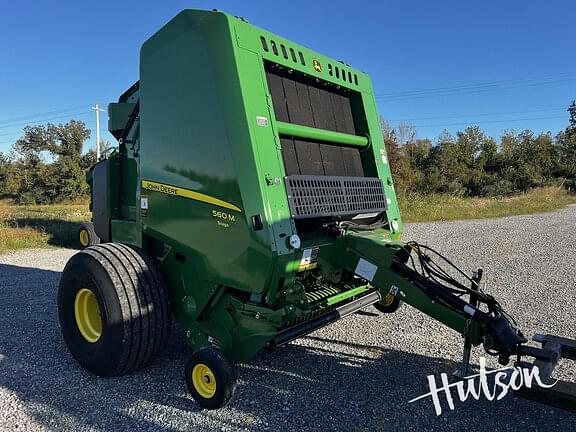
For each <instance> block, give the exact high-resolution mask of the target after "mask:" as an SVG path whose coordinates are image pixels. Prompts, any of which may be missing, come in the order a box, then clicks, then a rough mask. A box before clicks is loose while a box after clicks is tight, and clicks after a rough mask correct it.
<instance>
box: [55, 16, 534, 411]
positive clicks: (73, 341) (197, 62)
mask: <svg viewBox="0 0 576 432" xmlns="http://www.w3.org/2000/svg"><path fill="white" fill-rule="evenodd" d="M108 109H109V116H110V119H109V129H110V131H111V133H112V134H113V135H114V136H115V137H116V138H117V139H118V143H119V146H118V151H117V152H115V153H114V154H112V155H111V156H110V157H109V158H108V159H106V160H103V161H101V162H99V163H98V164H97V165H95V166H94V167H93V169H92V170H91V175H90V183H91V185H92V212H93V230H92V228H91V227H90V229H86V230H85V231H83V233H82V235H83V236H84V239H85V240H86V239H87V238H90V242H86V241H85V242H84V243H90V244H92V245H91V246H89V247H87V248H86V249H84V250H83V251H81V252H80V253H78V254H77V255H75V256H74V257H72V258H71V259H70V261H69V262H68V264H67V266H66V269H65V270H64V273H63V276H62V281H61V285H60V292H59V307H60V321H61V327H62V331H63V334H64V338H65V340H66V342H67V344H68V347H69V348H70V351H71V352H72V354H73V355H74V357H75V358H76V359H77V360H78V361H79V362H80V363H81V364H82V366H84V367H85V368H87V369H88V370H90V371H92V372H94V373H96V374H98V375H103V376H108V375H121V374H125V373H128V372H130V371H132V370H134V369H137V368H139V367H142V366H144V365H146V364H147V363H149V362H150V361H151V360H152V359H153V358H154V357H155V356H156V355H157V354H158V353H159V352H161V350H162V348H163V346H164V343H165V342H166V339H167V337H168V333H169V329H170V326H171V317H172V315H173V316H175V317H176V319H177V321H178V322H179V323H180V324H181V325H182V326H183V328H184V329H185V334H186V338H187V341H188V344H189V346H190V347H191V348H192V350H193V354H192V356H191V359H190V361H189V363H188V366H187V368H186V381H187V383H188V387H189V389H190V391H191V393H192V395H193V396H194V398H195V399H196V400H197V401H198V403H200V405H202V406H203V407H206V408H217V407H219V406H221V405H223V404H225V403H226V402H227V401H228V400H229V399H230V398H231V396H232V394H233V390H234V373H233V369H232V366H231V363H234V362H239V361H247V360H249V359H251V358H252V357H253V356H254V355H256V354H257V353H258V352H259V351H261V350H262V349H265V348H269V349H273V348H275V347H278V346H280V345H282V344H285V343H287V342H289V341H291V340H293V339H295V338H298V337H299V336H302V335H305V334H307V333H309V332H311V331H314V330H315V329H318V328H320V327H322V326H325V325H327V324H329V323H332V322H334V321H337V320H338V319H340V318H342V317H344V316H346V315H349V314H351V313H353V312H355V311H358V310H359V309H361V308H364V307H366V306H369V305H372V304H374V305H375V306H376V307H377V308H378V309H380V310H381V311H383V312H393V311H395V310H396V309H397V307H398V306H399V304H400V301H401V300H402V301H405V302H407V303H409V304H411V305H413V306H415V307H417V308H419V309H421V310H422V311H424V312H425V313H427V314H429V315H431V316H432V317H434V318H436V319H438V320H439V321H441V322H442V323H444V324H446V325H448V326H450V327H452V328H454V329H455V330H456V331H458V332H460V333H462V334H463V335H464V336H466V338H467V341H468V343H469V344H472V345H477V344H479V343H481V342H485V343H487V342H488V341H489V343H490V349H491V350H492V351H493V352H496V353H498V354H499V355H500V356H501V360H502V361H503V362H507V361H508V358H509V357H510V356H511V355H513V354H517V353H519V352H520V351H519V350H520V347H522V344H523V343H524V342H525V341H526V340H525V339H524V338H523V336H522V334H521V333H520V332H519V330H517V329H516V328H515V327H514V325H512V324H511V322H510V320H509V319H508V318H507V317H506V315H505V314H503V313H501V309H500V307H499V305H498V303H497V302H496V301H494V300H493V299H492V298H491V297H490V296H488V295H487V294H484V293H483V292H482V291H481V290H479V289H478V283H479V278H476V279H470V285H464V284H462V283H459V282H457V281H456V280H455V279H452V278H448V277H444V278H443V279H442V278H438V277H433V274H432V276H431V273H430V271H432V270H431V269H432V267H430V268H429V269H428V273H427V270H426V269H427V267H426V265H425V264H427V263H429V262H430V261H429V259H428V258H429V256H428V255H426V253H425V252H423V250H424V249H423V248H422V247H420V246H419V245H416V244H414V243H407V244H405V243H401V242H400V241H399V240H400V236H401V234H402V222H401V219H400V214H399V210H398V204H397V201H396V195H395V192H394V187H393V184H392V178H391V174H390V166H389V164H388V160H387V156H386V151H385V148H384V145H383V141H382V135H381V131H380V127H379V117H378V114H377V109H376V104H375V100H374V94H373V89H372V85H371V82H370V79H369V77H368V76H367V75H366V74H364V73H362V72H361V71H359V70H357V69H355V68H353V67H351V66H350V65H348V64H346V63H343V62H341V61H336V60H333V59H331V58H328V57H326V56H324V55H322V54H319V53H317V52H314V51H312V50H310V49H307V48H305V47H303V46H301V45H298V44H296V43H293V42H291V41H288V40H286V39H283V38H281V37H279V36H277V35H274V34H272V33H269V32H267V31H265V30H262V29H260V28H258V27H255V26H253V25H251V24H249V23H247V22H246V21H245V20H243V19H242V18H238V17H233V16H230V15H227V14H225V13H222V12H218V11H197V10H186V11H183V12H181V13H180V14H179V15H177V16H176V17H175V18H174V19H172V20H171V21H170V22H169V23H168V24H166V25H165V26H164V27H163V28H162V29H160V30H159V31H158V32H157V33H156V34H155V35H153V36H152V37H151V38H150V39H149V40H148V41H147V42H146V43H145V44H144V45H143V47H142V50H141V54H140V80H139V81H138V82H136V83H135V84H134V85H133V86H132V87H130V89H128V90H127V91H126V92H125V93H124V94H122V96H120V98H119V101H118V102H117V103H112V104H110V105H109V108H108ZM96 243H100V244H96ZM414 255H415V256H416V259H417V260H419V261H420V262H422V263H424V264H422V265H420V266H414V267H411V266H410V262H411V260H414V258H413V256H414ZM458 293H459V296H458V295H457V294H458ZM462 294H467V295H471V300H470V302H467V301H465V300H464V299H463V298H462ZM479 305H480V306H479ZM482 305H483V306H482ZM482 307H483V308H484V310H482V309H481V308H482Z"/></svg>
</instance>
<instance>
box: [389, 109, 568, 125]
mask: <svg viewBox="0 0 576 432" xmlns="http://www.w3.org/2000/svg"><path fill="white" fill-rule="evenodd" d="M565 110H566V108H549V109H537V110H525V111H508V112H499V113H484V114H464V115H457V116H438V117H415V118H409V119H395V120H391V119H386V118H385V120H386V121H389V122H403V121H414V120H442V119H453V118H467V117H484V116H491V115H508V114H526V113H535V112H550V111H565Z"/></svg>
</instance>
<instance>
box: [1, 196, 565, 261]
mask: <svg viewBox="0 0 576 432" xmlns="http://www.w3.org/2000/svg"><path fill="white" fill-rule="evenodd" d="M574 203H576V195H574V194H569V193H568V192H566V191H565V190H564V189H561V188H555V187H550V188H542V189H535V190H533V191H531V192H529V193H526V194H522V195H516V196H512V197H501V198H462V197H455V196H449V195H430V196H422V195H405V196H401V197H400V208H401V210H402V218H403V220H404V221H405V222H430V221H443V220H460V219H478V218H491V217H500V216H512V215H519V214H532V213H542V212H547V211H551V210H556V209H559V208H562V207H564V206H566V205H567V204H574ZM88 220H90V212H89V211H88V204H86V203H80V204H78V203H73V204H58V205H28V206H20V205H15V204H13V203H12V202H11V201H7V200H4V201H1V200H0V253H5V252H9V251H13V250H17V249H26V248H41V247H76V246H77V244H78V240H77V233H78V227H79V224H80V222H82V221H88Z"/></svg>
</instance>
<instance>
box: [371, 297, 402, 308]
mask: <svg viewBox="0 0 576 432" xmlns="http://www.w3.org/2000/svg"><path fill="white" fill-rule="evenodd" d="M401 305H402V302H401V301H400V299H399V298H398V297H395V296H393V295H391V294H388V295H387V296H385V297H384V298H383V299H382V300H380V301H379V302H376V303H374V307H375V308H376V309H378V310H379V311H380V312H382V313H394V312H396V311H397V310H398V308H399V307H400V306H401Z"/></svg>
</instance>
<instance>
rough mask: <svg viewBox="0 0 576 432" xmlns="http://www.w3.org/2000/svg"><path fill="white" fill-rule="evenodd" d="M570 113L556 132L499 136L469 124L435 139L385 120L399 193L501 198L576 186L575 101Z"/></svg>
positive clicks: (523, 132) (409, 127) (395, 182)
mask: <svg viewBox="0 0 576 432" xmlns="http://www.w3.org/2000/svg"><path fill="white" fill-rule="evenodd" d="M568 113H569V121H568V126H567V127H566V128H565V129H564V130H563V131H561V132H560V133H558V134H557V135H555V136H553V135H552V133H550V132H546V133H539V134H535V133H534V132H532V131H531V130H524V131H522V132H515V131H513V130H508V131H506V132H504V133H503V135H502V136H501V137H500V139H499V140H496V139H495V138H493V137H490V136H487V135H486V134H485V133H484V132H483V131H482V129H481V128H480V127H479V126H471V127H468V128H466V129H465V130H464V131H462V132H458V133H457V134H456V135H455V136H454V135H451V134H450V133H448V132H447V131H445V132H443V133H442V134H441V135H440V136H439V137H438V138H437V139H436V140H435V141H434V142H433V141H432V140H430V139H427V138H425V139H417V138H416V131H415V129H414V127H412V126H411V125H409V124H406V123H404V124H401V125H400V126H399V127H396V128H392V127H390V125H389V124H388V123H387V122H386V121H385V120H382V130H383V134H384V143H385V145H386V149H387V152H388V158H389V161H390V166H391V168H392V173H393V178H394V185H395V188H396V191H397V192H398V193H399V194H400V195H402V194H406V193H419V194H423V195H426V194H432V193H447V194H454V195H460V196H502V195H510V194H514V193H519V192H526V191H528V190H530V189H532V188H534V187H541V186H549V185H565V186H566V187H568V188H570V189H571V190H574V189H576V103H575V102H572V104H571V105H570V107H569V108H568Z"/></svg>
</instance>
